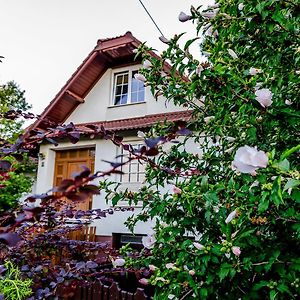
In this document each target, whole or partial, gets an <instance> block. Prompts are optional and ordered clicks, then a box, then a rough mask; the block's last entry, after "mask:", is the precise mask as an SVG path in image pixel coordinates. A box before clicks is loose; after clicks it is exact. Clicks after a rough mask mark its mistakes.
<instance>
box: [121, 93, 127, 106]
mask: <svg viewBox="0 0 300 300" xmlns="http://www.w3.org/2000/svg"><path fill="white" fill-rule="evenodd" d="M127 96H128V95H127V94H125V95H122V96H121V101H120V104H126V103H127Z"/></svg>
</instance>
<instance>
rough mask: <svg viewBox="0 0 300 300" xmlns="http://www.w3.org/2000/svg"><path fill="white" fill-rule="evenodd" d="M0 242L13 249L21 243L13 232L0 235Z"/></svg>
mask: <svg viewBox="0 0 300 300" xmlns="http://www.w3.org/2000/svg"><path fill="white" fill-rule="evenodd" d="M0 241H2V242H3V243H5V244H6V245H8V246H10V247H13V246H15V245H17V244H18V243H19V242H20V241H21V238H20V236H19V235H18V234H17V233H14V232H8V233H0Z"/></svg>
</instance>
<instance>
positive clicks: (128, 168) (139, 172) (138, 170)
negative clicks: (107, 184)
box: [120, 143, 146, 183]
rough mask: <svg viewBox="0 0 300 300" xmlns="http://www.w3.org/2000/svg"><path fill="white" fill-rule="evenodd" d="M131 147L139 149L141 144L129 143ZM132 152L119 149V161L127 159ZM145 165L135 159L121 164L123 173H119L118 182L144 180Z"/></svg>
mask: <svg viewBox="0 0 300 300" xmlns="http://www.w3.org/2000/svg"><path fill="white" fill-rule="evenodd" d="M130 144H131V145H132V147H133V149H140V148H141V147H142V146H143V144H138V143H134V144H132V143H130ZM131 156H132V154H130V153H128V151H125V150H124V149H121V156H120V158H121V162H126V161H128V158H130V157H131ZM145 167H146V163H145V162H142V161H139V160H137V159H134V160H131V161H129V162H128V163H126V164H125V165H122V167H121V171H122V172H123V174H121V175H120V182H122V183H142V182H143V181H144V180H145Z"/></svg>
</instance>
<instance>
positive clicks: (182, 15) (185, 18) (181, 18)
mask: <svg viewBox="0 0 300 300" xmlns="http://www.w3.org/2000/svg"><path fill="white" fill-rule="evenodd" d="M178 19H179V21H180V22H186V21H188V20H190V19H191V16H189V15H187V14H186V13H184V12H183V11H182V12H180V14H179V16H178Z"/></svg>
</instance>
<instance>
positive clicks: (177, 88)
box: [114, 0, 300, 300]
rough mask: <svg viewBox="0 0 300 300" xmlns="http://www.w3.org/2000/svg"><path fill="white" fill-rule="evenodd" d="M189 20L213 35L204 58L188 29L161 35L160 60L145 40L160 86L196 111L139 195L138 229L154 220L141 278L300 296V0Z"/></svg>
mask: <svg viewBox="0 0 300 300" xmlns="http://www.w3.org/2000/svg"><path fill="white" fill-rule="evenodd" d="M180 20H181V21H193V22H195V24H196V26H197V31H198V33H202V34H203V35H204V39H203V41H202V42H201V44H200V50H201V53H202V55H203V56H206V60H205V61H202V62H199V60H197V59H196V58H195V57H193V55H191V54H190V52H189V48H190V46H191V44H193V43H195V42H196V41H198V40H199V39H197V38H196V39H194V40H189V41H187V42H186V43H184V46H183V47H182V48H181V47H180V46H179V43H181V40H182V35H178V36H175V37H174V38H173V39H171V40H167V39H166V38H162V39H161V40H162V41H163V42H165V43H167V44H168V49H167V50H166V51H164V52H163V53H162V55H161V57H162V59H161V60H158V59H156V58H153V56H152V55H150V54H149V49H148V48H147V47H146V46H143V47H141V49H140V53H142V54H143V55H144V66H145V69H144V70H143V71H141V72H142V74H143V75H144V76H145V77H146V83H147V85H148V86H150V88H151V90H152V92H153V94H154V95H156V96H158V95H163V96H165V97H166V98H167V99H168V100H169V101H173V102H174V103H176V104H178V105H183V106H184V107H186V108H189V109H193V111H194V114H193V117H192V120H191V122H190V123H189V128H190V129H191V130H193V136H190V137H189V138H187V139H186V140H185V141H183V142H180V143H178V144H175V145H174V146H172V149H171V151H162V152H161V154H160V155H158V156H156V157H155V158H154V162H155V163H156V164H158V165H159V166H160V168H149V169H148V172H147V184H148V188H143V189H142V190H141V191H140V193H137V194H136V195H134V196H133V195H132V194H131V195H130V201H133V202H134V201H135V200H140V201H141V200H142V201H143V211H142V213H141V214H140V215H139V216H138V217H137V218H136V219H134V218H130V219H129V220H128V226H129V227H130V228H133V227H134V225H135V222H136V221H137V220H141V221H145V220H148V219H153V220H156V226H155V228H154V232H153V235H152V236H148V237H147V238H144V246H145V247H146V248H148V249H150V251H151V252H150V256H147V257H146V258H143V259H142V260H140V261H139V262H138V263H137V266H142V265H146V266H148V267H150V269H151V270H152V272H153V273H152V276H151V277H150V279H148V280H147V281H145V280H144V281H143V282H144V284H145V283H147V282H149V283H152V284H154V285H156V287H157V289H156V299H193V298H195V299H251V300H252V299H296V298H297V299H298V298H299V269H300V259H299V249H300V247H299V246H300V245H299V235H300V225H299V203H300V190H299V186H300V172H299V171H300V170H299V158H300V156H299V150H300V136H299V128H300V114H299V94H300V93H299V87H300V65H299V62H300V47H299V41H300V17H299V1H293V0H290V1H280V0H279V1H275V0H261V1H256V0H247V1H243V2H242V1H238V0H230V1H228V0H226V1H225V0H220V1H218V2H217V4H216V5H214V6H211V7H209V9H206V10H203V8H202V7H199V8H197V9H195V8H193V7H192V8H191V13H190V15H186V14H184V13H181V14H180ZM164 62H169V63H170V65H171V70H170V73H169V74H166V73H164V72H165V70H164V67H163V65H164ZM141 78H142V77H141ZM167 132H168V131H167V129H166V128H164V127H163V126H158V127H157V128H156V129H153V130H152V131H151V132H150V133H149V136H150V135H153V136H165V135H166V133H167ZM190 139H193V141H194V146H193V147H192V150H193V151H191V146H190V145H189V146H188V142H187V141H188V140H190ZM196 152H198V154H195V153H196ZM165 170H168V172H165ZM171 171H173V173H172V172H171ZM191 172H194V175H190V173H191ZM170 183H172V184H173V189H172V190H171V191H170V192H168V193H160V192H159V189H158V188H160V187H167V185H168V184H170ZM114 199H116V198H114ZM134 199H135V200H134ZM194 237H195V240H194Z"/></svg>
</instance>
